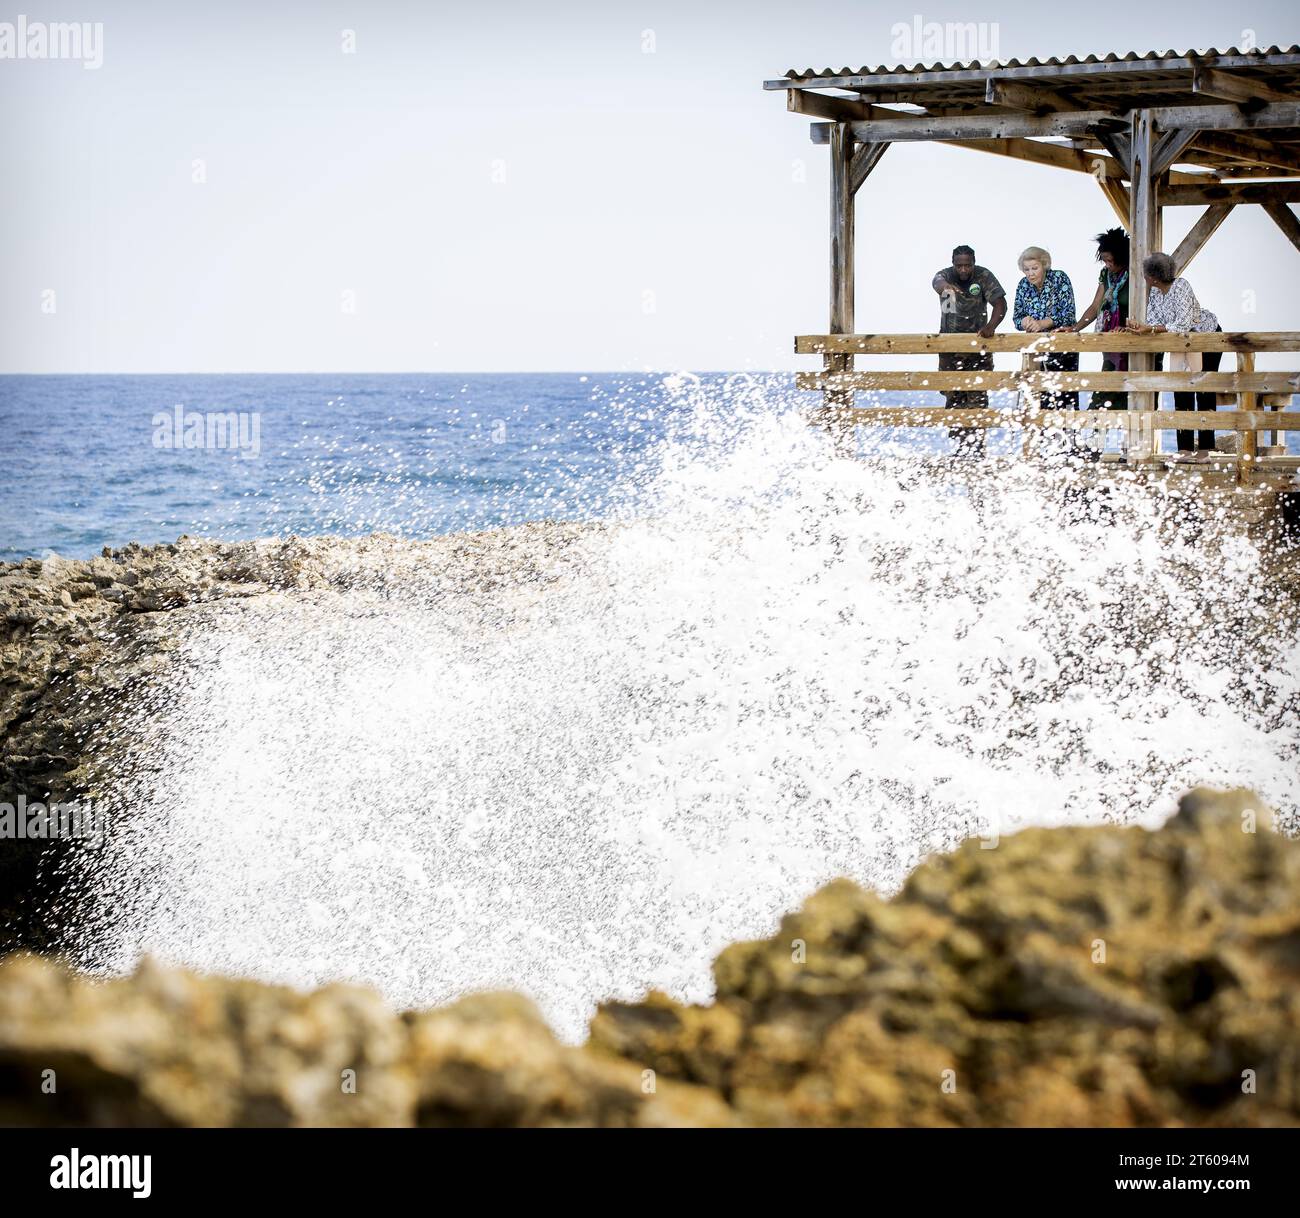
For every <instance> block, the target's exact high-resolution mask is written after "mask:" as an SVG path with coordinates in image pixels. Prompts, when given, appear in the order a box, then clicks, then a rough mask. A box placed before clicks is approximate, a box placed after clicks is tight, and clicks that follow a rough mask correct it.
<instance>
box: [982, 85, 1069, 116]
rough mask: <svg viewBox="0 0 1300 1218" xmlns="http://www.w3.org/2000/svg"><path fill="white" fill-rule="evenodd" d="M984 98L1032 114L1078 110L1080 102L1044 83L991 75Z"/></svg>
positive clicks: (989, 102) (990, 103) (992, 102)
mask: <svg viewBox="0 0 1300 1218" xmlns="http://www.w3.org/2000/svg"><path fill="white" fill-rule="evenodd" d="M984 100H985V101H986V102H987V103H988V104H989V105H991V106H1006V107H1007V108H1008V109H1010V110H1027V111H1028V112H1029V113H1030V114H1053V113H1058V112H1060V111H1065V110H1078V109H1079V108H1080V107H1079V103H1078V102H1076V101H1072V100H1071V99H1070V98H1068V97H1063V96H1062V95H1061V94H1060V93H1057V92H1056V91H1055V90H1054V89H1049V88H1047V87H1046V86H1044V85H1026V84H1020V83H1018V82H1017V81H1012V80H998V79H997V78H995V77H990V78H989V82H988V85H987V86H985V89H984Z"/></svg>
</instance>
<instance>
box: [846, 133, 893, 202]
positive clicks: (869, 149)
mask: <svg viewBox="0 0 1300 1218" xmlns="http://www.w3.org/2000/svg"><path fill="white" fill-rule="evenodd" d="M888 147H889V145H888V144H860V145H858V150H857V151H856V152H855V153H854V154H853V160H852V161H851V162H850V164H849V190H851V191H852V192H853V193H854V194H857V193H858V188H859V187H860V186H861V185H862V183H863V182H865V181H866V180H867V177H868V176H869V175H870V173H871V171H872V170H873V169H875V167H876V166H877V165H878V164H879V163H880V158H881V157H882V156H884V155H885V149H886V148H888Z"/></svg>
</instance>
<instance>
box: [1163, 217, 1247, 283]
mask: <svg viewBox="0 0 1300 1218" xmlns="http://www.w3.org/2000/svg"><path fill="white" fill-rule="evenodd" d="M1236 206H1237V205H1236V204H1235V203H1213V204H1211V205H1210V206H1209V207H1207V208H1206V209H1205V214H1204V215H1203V216H1202V217H1201V218H1200V219H1199V220H1197V222H1196V223H1195V224H1193V225H1192V228H1191V231H1190V232H1189V233H1188V234H1187V236H1186V237H1184V238H1183V239H1182V241H1180V242H1179V243H1178V248H1177V249H1176V250H1174V252H1173V255H1172V257H1173V260H1174V272H1175V274H1178V275H1181V274H1182V273H1183V272H1184V271H1185V270H1186V269H1187V268H1188V266H1189V265H1190V264H1191V261H1192V259H1193V258H1195V257H1196V255H1197V254H1199V253H1200V252H1201V248H1202V246H1204V245H1205V243H1206V242H1207V241H1208V240H1209V239H1210V238H1211V237H1212V236H1214V234H1215V232H1216V231H1217V230H1218V227H1219V225H1220V224H1222V223H1223V222H1224V221H1225V220H1226V219H1227V218H1228V213H1229V212H1231V211H1232V209H1233V208H1234V207H1236Z"/></svg>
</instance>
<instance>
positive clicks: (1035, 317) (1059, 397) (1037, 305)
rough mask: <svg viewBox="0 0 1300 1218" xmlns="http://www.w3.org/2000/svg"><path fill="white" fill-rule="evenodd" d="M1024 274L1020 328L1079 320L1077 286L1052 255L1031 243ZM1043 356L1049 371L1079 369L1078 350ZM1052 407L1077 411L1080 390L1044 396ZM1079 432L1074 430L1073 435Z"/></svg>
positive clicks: (1042, 329) (1038, 329) (1057, 326)
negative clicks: (1075, 296) (1076, 309)
mask: <svg viewBox="0 0 1300 1218" xmlns="http://www.w3.org/2000/svg"><path fill="white" fill-rule="evenodd" d="M1020 271H1021V273H1022V275H1023V276H1024V278H1023V279H1021V281H1020V283H1019V284H1018V285H1017V286H1016V307H1015V312H1014V313H1013V314H1012V318H1013V320H1014V321H1015V323H1016V329H1017V330H1023V331H1024V332H1025V333H1026V334H1046V333H1048V332H1049V331H1051V330H1072V329H1073V328H1074V323H1075V321H1076V320H1077V318H1076V314H1075V311H1074V285H1073V284H1071V283H1070V277H1069V275H1067V274H1066V273H1065V272H1064V271H1055V270H1053V269H1052V255H1051V254H1049V253H1048V252H1047V251H1046V250H1045V249H1042V248H1040V247H1039V246H1037V245H1031V246H1030V247H1029V248H1028V249H1027V250H1025V252H1024V253H1022V254H1021V255H1020ZM1041 358H1042V367H1043V369H1044V371H1047V372H1078V371H1079V356H1078V354H1077V353H1076V352H1064V351H1052V352H1048V353H1047V354H1046V355H1044V356H1043V357H1041ZM1043 405H1044V406H1045V407H1046V408H1047V409H1048V410H1074V409H1077V408H1078V405H1079V395H1078V393H1077V392H1073V393H1062V392H1060V391H1056V392H1052V393H1048V394H1045V395H1044V399H1043ZM1074 434H1075V433H1073V432H1071V436H1072V437H1073V436H1074Z"/></svg>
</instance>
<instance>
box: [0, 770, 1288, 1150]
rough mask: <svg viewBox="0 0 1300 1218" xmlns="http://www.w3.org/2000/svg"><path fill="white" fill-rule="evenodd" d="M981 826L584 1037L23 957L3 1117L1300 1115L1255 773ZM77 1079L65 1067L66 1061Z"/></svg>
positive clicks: (511, 1015) (1248, 1118)
mask: <svg viewBox="0 0 1300 1218" xmlns="http://www.w3.org/2000/svg"><path fill="white" fill-rule="evenodd" d="M988 844H989V843H986V842H981V841H979V840H974V839H973V840H971V841H969V842H967V843H966V844H965V845H964V846H962V847H961V848H960V849H959V850H957V851H955V852H954V853H952V854H949V855H944V856H939V857H936V858H932V859H930V860H929V861H927V862H926V863H924V864H923V865H922V866H920V867H919V868H917V870H916V871H915V872H914V873H913V875H912V876H911V878H910V879H909V881H908V883H907V885H906V887H905V888H904V890H903V891H902V892H901V893H900V894H899V895H898V896H896V897H895V898H894V899H892V900H889V901H884V900H881V899H880V898H878V897H876V896H874V895H872V894H871V893H868V892H865V891H863V890H862V889H860V888H858V887H857V886H856V885H854V884H851V883H849V882H848V881H837V882H835V883H832V884H830V885H829V886H827V887H826V888H824V889H822V890H821V891H820V892H818V893H816V894H814V895H813V896H812V897H811V898H810V899H809V901H808V902H807V903H806V904H805V906H804V907H803V909H801V910H800V911H799V912H797V913H793V914H791V915H789V916H788V917H787V918H786V919H785V920H784V921H783V923H782V925H781V928H780V930H779V931H778V933H777V934H776V935H774V936H773V937H772V938H771V939H768V940H765V941H761V942H755V943H738V944H735V945H733V946H732V947H730V948H728V949H727V950H725V951H724V952H723V953H722V954H721V955H720V956H719V957H718V959H717V961H716V964H715V967H714V976H715V980H716V985H717V994H716V998H715V1000H714V1001H713V1002H712V1003H710V1004H708V1005H704V1006H682V1005H679V1004H677V1003H674V1002H673V1001H671V1000H670V999H668V998H667V997H664V996H663V995H658V994H650V995H648V996H647V997H646V999H645V1000H644V1001H642V1002H639V1003H634V1004H622V1003H619V1004H609V1005H606V1006H604V1007H602V1008H601V1009H600V1010H599V1012H598V1013H597V1015H596V1017H595V1019H594V1020H593V1022H592V1026H591V1036H590V1039H589V1041H588V1043H587V1044H586V1045H585V1046H583V1047H581V1048H570V1047H567V1046H562V1045H560V1044H558V1043H557V1042H556V1040H555V1039H554V1038H553V1037H552V1035H551V1034H550V1032H549V1030H548V1029H547V1028H546V1026H545V1025H544V1024H543V1023H542V1021H541V1020H540V1018H539V1017H538V1016H537V1014H536V1012H535V1011H534V1010H533V1008H532V1006H531V1004H529V1003H528V1002H527V1001H526V1000H524V999H521V998H519V997H516V996H513V995H508V994H481V995H475V996H472V997H468V998H465V999H463V1000H462V1001H460V1002H457V1003H454V1004H452V1005H450V1006H447V1007H442V1008H438V1009H435V1010H431V1011H423V1012H408V1013H406V1014H401V1015H399V1014H395V1013H393V1012H390V1011H389V1010H388V1009H387V1008H386V1007H384V1005H383V1004H382V1003H381V1002H380V1000H379V999H378V997H377V996H375V995H374V994H372V993H370V992H368V991H365V990H360V989H354V988H349V987H344V986H333V987H329V988H326V989H322V990H319V991H317V992H315V993H309V994H303V993H298V992H296V991H293V990H289V989H284V988H279V987H274V986H266V985H261V984H258V983H256V982H251V981H239V980H227V979H222V978H216V977H206V978H205V977H196V976H193V975H191V974H188V973H186V972H183V971H179V970H170V969H164V968H160V967H158V966H156V965H153V964H149V963H145V964H144V965H142V966H141V967H140V969H139V970H138V971H137V973H136V974H135V975H134V976H132V977H130V978H125V979H119V980H112V981H108V982H106V983H103V982H100V983H97V982H94V981H92V980H89V979H85V978H79V977H76V976H74V975H72V974H70V973H68V972H66V971H65V970H64V969H63V968H62V967H61V966H60V965H59V964H57V963H55V962H53V961H50V960H47V959H41V958H37V957H33V956H29V955H24V954H18V955H13V956H10V957H9V958H8V959H7V960H6V961H5V962H4V963H3V964H0V1121H3V1122H6V1123H22V1124H40V1125H46V1124H108V1125H120V1124H179V1125H213V1124H215V1125H241V1124H242V1125H411V1124H424V1125H446V1124H459V1125H493V1126H505V1125H512V1126H513V1125H609V1126H653V1125H730V1124H738V1125H771V1124H778V1125H925V1126H987V1125H1068V1126H1077V1125H1122V1126H1128V1125H1175V1126H1196V1125H1210V1126H1246V1125H1296V1124H1300V986H1297V981H1300V845H1298V844H1297V843H1296V842H1294V841H1292V840H1291V839H1289V838H1287V837H1285V836H1283V835H1281V834H1278V833H1276V832H1275V831H1274V830H1273V828H1272V826H1271V816H1270V814H1269V812H1268V810H1267V809H1265V808H1262V807H1260V806H1259V804H1258V801H1257V800H1256V799H1255V798H1254V797H1253V796H1252V795H1250V793H1248V792H1244V791H1235V792H1230V793H1227V794H1215V793H1213V792H1209V791H1204V790H1200V791H1194V792H1192V793H1191V794H1190V795H1188V796H1186V797H1185V798H1184V799H1183V801H1182V804H1181V807H1180V810H1179V812H1178V814H1177V815H1176V816H1175V817H1174V818H1173V819H1172V820H1171V821H1170V822H1169V824H1167V825H1166V826H1165V827H1164V828H1162V829H1161V830H1159V831H1157V832H1148V831H1146V830H1143V829H1139V828H1063V829H1035V830H1028V831H1025V832H1022V833H1019V834H1016V835H1014V836H1012V837H1007V838H1003V839H1002V840H1001V841H1000V842H998V843H997V845H996V847H994V848H992V849H985V848H984V847H985V846H986V845H988ZM50 1072H52V1073H50Z"/></svg>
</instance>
